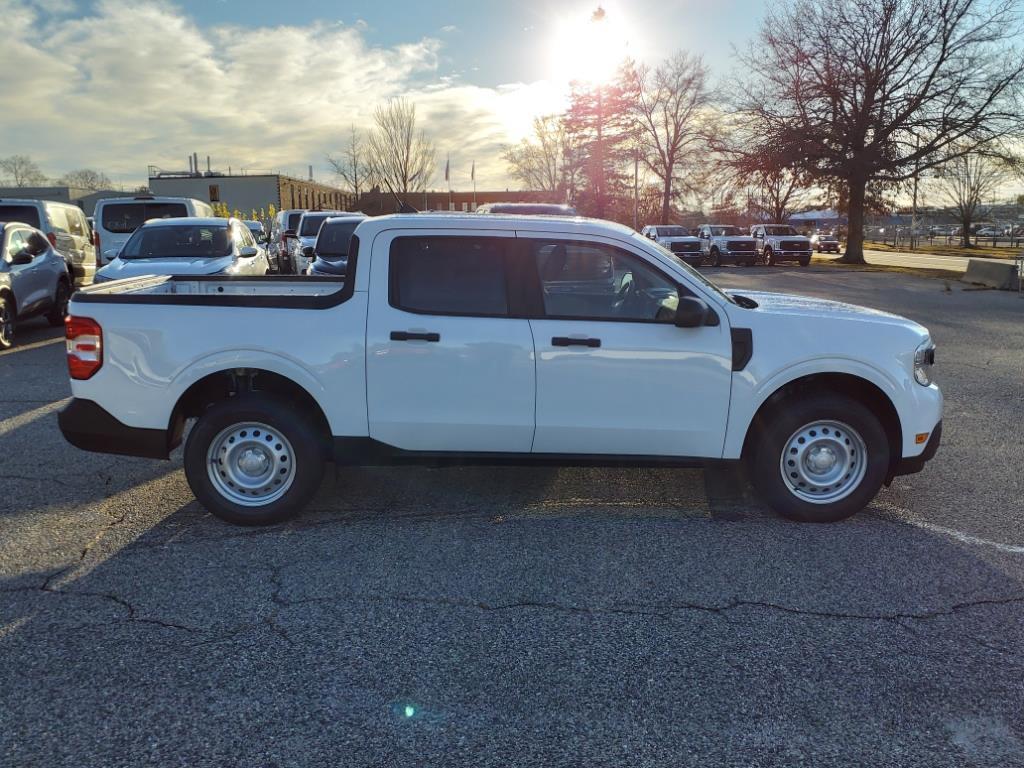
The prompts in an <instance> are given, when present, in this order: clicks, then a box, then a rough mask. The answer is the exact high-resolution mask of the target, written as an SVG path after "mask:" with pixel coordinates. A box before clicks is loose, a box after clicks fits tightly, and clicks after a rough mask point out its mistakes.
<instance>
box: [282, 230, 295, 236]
mask: <svg viewBox="0 0 1024 768" xmlns="http://www.w3.org/2000/svg"><path fill="white" fill-rule="evenodd" d="M284 236H285V237H295V230H294V229H286V230H285V231H284Z"/></svg>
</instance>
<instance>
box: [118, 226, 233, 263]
mask: <svg viewBox="0 0 1024 768" xmlns="http://www.w3.org/2000/svg"><path fill="white" fill-rule="evenodd" d="M229 255H231V238H230V237H229V236H228V227H227V222H226V221H225V222H224V224H223V225H216V226H214V225H209V224H207V225H181V226H167V227H162V226H158V227H143V228H142V229H139V230H137V231H136V232H135V234H134V235H132V236H131V238H130V239H129V240H128V242H127V243H125V246H124V248H122V249H121V253H120V254H119V257H120V258H122V259H171V258H187V259H219V258H222V257H224V256H229Z"/></svg>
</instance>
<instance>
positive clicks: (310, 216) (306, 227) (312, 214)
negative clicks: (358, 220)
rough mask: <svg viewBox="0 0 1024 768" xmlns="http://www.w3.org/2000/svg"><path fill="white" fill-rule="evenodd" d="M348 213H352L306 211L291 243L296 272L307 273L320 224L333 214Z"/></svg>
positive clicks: (300, 219)
mask: <svg viewBox="0 0 1024 768" xmlns="http://www.w3.org/2000/svg"><path fill="white" fill-rule="evenodd" d="M346 215H351V214H350V213H349V212H348V211H306V212H305V213H303V214H302V216H300V217H299V226H298V229H297V230H296V233H295V234H296V237H295V238H294V239H292V240H291V242H290V243H289V246H290V247H291V253H290V254H289V258H290V259H291V263H292V264H293V265H294V267H295V274H297V275H304V274H306V270H307V269H308V268H309V262H310V261H312V255H311V254H312V251H311V250H309V249H311V248H313V247H314V246H315V245H316V236H317V235H318V234H319V233H320V226H321V225H322V224H323V223H324V222H325V221H327V219H329V218H331V217H332V216H346Z"/></svg>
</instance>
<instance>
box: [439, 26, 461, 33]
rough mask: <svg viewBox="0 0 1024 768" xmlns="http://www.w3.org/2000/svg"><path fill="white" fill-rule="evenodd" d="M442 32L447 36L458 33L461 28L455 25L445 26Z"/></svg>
mask: <svg viewBox="0 0 1024 768" xmlns="http://www.w3.org/2000/svg"><path fill="white" fill-rule="evenodd" d="M441 31H442V32H444V33H445V34H446V35H450V34H452V33H453V32H458V31H459V28H458V27H457V26H455V25H454V24H445V25H444V26H443V27H441Z"/></svg>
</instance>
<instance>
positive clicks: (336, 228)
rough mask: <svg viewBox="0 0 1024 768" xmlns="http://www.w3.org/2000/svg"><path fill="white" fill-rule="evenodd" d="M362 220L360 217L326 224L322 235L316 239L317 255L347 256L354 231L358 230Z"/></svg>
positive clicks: (321, 231) (321, 232)
mask: <svg viewBox="0 0 1024 768" xmlns="http://www.w3.org/2000/svg"><path fill="white" fill-rule="evenodd" d="M360 221H361V220H360V219H352V220H351V221H333V222H331V223H330V224H326V225H324V227H323V229H321V230H320V236H319V237H318V238H317V239H316V253H317V255H318V256H326V257H329V258H342V257H347V256H348V245H349V243H350V242H351V240H352V233H353V232H355V231H356V227H357V226H359V222H360Z"/></svg>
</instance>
